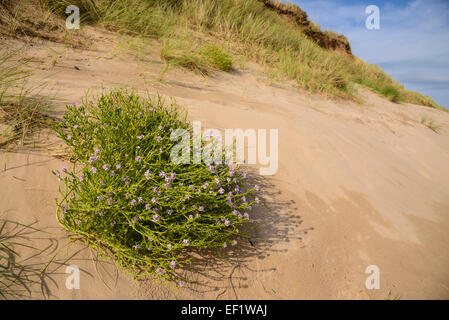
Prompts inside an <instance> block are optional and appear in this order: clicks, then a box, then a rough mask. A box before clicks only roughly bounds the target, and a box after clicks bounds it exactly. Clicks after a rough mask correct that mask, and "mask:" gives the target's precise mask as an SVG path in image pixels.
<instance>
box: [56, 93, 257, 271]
mask: <svg viewBox="0 0 449 320" xmlns="http://www.w3.org/2000/svg"><path fill="white" fill-rule="evenodd" d="M180 128H182V129H186V130H189V131H190V130H191V128H190V126H189V124H188V123H187V122H186V121H185V114H184V113H183V112H181V111H180V109H179V107H177V105H176V104H175V103H174V102H171V103H169V104H166V103H165V101H164V100H163V99H162V98H160V97H148V98H147V99H142V98H141V97H140V96H139V95H137V93H135V92H127V91H111V92H104V93H103V94H101V95H100V96H98V97H97V98H95V99H94V100H88V98H87V97H86V99H85V101H84V102H83V104H82V105H81V106H79V107H76V106H73V105H72V106H67V111H66V113H65V115H64V119H63V121H62V122H61V123H60V125H59V126H58V127H57V129H56V132H57V134H58V136H59V137H60V138H61V139H62V140H63V141H64V142H65V143H66V144H67V146H68V147H69V148H70V149H71V153H72V160H73V168H72V169H68V168H62V169H61V170H60V171H55V172H54V174H55V175H56V176H57V177H58V179H59V180H60V181H61V182H62V183H63V185H64V186H63V188H61V195H62V197H61V198H60V199H59V200H57V218H58V220H59V223H60V224H61V225H62V226H63V227H64V228H65V229H66V230H67V231H70V232H72V233H74V234H75V235H78V236H81V238H82V239H84V240H85V241H86V242H87V243H88V244H90V245H91V246H93V247H94V248H96V249H98V250H99V252H100V253H101V254H104V255H107V256H110V257H113V258H114V259H115V260H116V262H117V263H118V265H119V266H120V267H121V268H122V269H124V270H125V271H127V272H129V273H131V274H132V275H134V276H135V277H140V276H145V275H156V276H157V277H158V278H163V279H166V280H176V279H179V278H178V276H179V274H177V271H178V270H179V267H180V266H183V265H184V264H186V263H188V261H189V260H190V253H191V252H192V250H193V251H194V250H197V249H208V248H209V249H210V248H226V247H228V246H234V245H237V243H238V241H239V240H240V239H241V237H243V235H242V231H241V228H242V226H243V225H245V224H246V223H248V221H249V220H250V215H249V212H250V210H251V207H252V206H254V205H255V204H256V203H258V202H259V199H258V198H257V197H256V196H255V192H256V191H257V190H258V188H259V187H258V186H253V187H248V186H247V183H246V174H245V173H244V172H242V170H241V169H240V168H239V167H236V166H232V165H225V164H222V165H216V164H212V165H207V164H205V163H201V164H174V163H173V162H171V159H170V152H171V148H172V146H173V145H174V144H176V143H177V142H176V141H174V142H173V141H170V135H171V132H172V131H173V130H174V129H180Z"/></svg>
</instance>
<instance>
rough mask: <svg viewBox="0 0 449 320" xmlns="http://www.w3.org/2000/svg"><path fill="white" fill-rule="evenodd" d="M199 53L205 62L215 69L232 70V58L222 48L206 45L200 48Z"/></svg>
mask: <svg viewBox="0 0 449 320" xmlns="http://www.w3.org/2000/svg"><path fill="white" fill-rule="evenodd" d="M201 53H202V54H203V55H204V56H205V58H206V60H207V62H208V63H209V64H211V65H212V66H214V67H216V68H217V69H220V70H223V71H230V70H231V68H232V58H231V56H230V55H229V54H228V53H227V52H225V51H224V50H223V49H222V48H220V47H219V46H217V45H206V46H204V47H203V48H201Z"/></svg>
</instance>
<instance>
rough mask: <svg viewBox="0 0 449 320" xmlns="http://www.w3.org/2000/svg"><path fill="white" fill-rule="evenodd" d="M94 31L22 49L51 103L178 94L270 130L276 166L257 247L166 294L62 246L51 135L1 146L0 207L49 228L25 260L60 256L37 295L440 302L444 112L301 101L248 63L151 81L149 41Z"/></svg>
mask: <svg viewBox="0 0 449 320" xmlns="http://www.w3.org/2000/svg"><path fill="white" fill-rule="evenodd" d="M92 36H93V37H94V38H95V45H94V46H93V47H92V48H91V49H90V50H77V49H67V48H65V47H64V46H62V45H58V44H54V43H36V44H34V45H33V46H32V47H27V48H26V49H25V48H24V49H23V50H22V51H23V52H24V56H27V57H33V60H34V61H36V62H35V64H36V68H37V72H36V75H35V79H36V81H42V78H43V77H44V76H48V77H49V78H48V82H49V84H50V85H49V86H48V87H47V89H46V90H47V91H48V92H53V93H56V95H57V96H58V97H62V98H63V99H64V101H61V103H59V105H58V106H57V108H56V109H57V110H62V109H61V107H62V105H63V104H64V103H65V102H70V103H71V102H80V101H81V98H82V96H83V93H84V91H85V90H86V89H88V88H91V89H98V88H100V87H101V86H104V87H105V88H110V87H117V86H135V87H137V88H139V89H141V90H148V91H149V92H152V93H160V94H162V95H167V96H173V97H175V98H176V100H177V102H178V103H179V104H181V105H183V106H184V107H185V108H186V109H187V110H188V112H189V118H190V120H201V121H202V123H203V126H207V127H212V128H219V129H225V128H243V129H245V128H254V129H258V128H266V129H269V128H278V129H279V170H278V173H277V174H276V175H274V176H265V177H261V178H259V179H261V180H262V184H263V185H264V203H263V205H262V206H261V207H260V208H259V209H257V213H256V214H255V216H256V217H257V218H256V225H257V226H258V231H257V232H256V234H255V235H254V237H253V243H254V246H251V245H250V244H245V245H244V246H243V247H242V248H241V249H239V250H236V251H233V252H232V251H231V252H229V255H228V257H227V260H225V261H218V260H216V261H215V260H213V259H211V258H210V257H209V258H207V257H206V258H204V259H198V261H197V262H195V264H194V265H193V266H192V267H191V268H189V269H188V270H186V273H188V274H190V277H191V278H192V279H193V280H194V281H193V283H191V284H189V285H188V286H187V287H186V288H182V289H179V290H171V289H169V288H167V287H166V286H164V285H158V284H153V283H152V282H151V281H135V280H133V279H132V278H130V277H129V276H127V275H125V274H123V272H121V271H118V270H117V269H116V268H115V267H114V265H113V264H105V263H95V262H94V261H93V260H92V257H93V255H92V252H91V251H90V250H89V249H85V248H84V247H83V246H82V245H80V244H72V245H69V246H65V244H66V243H67V240H66V236H65V232H63V231H62V229H61V228H60V227H59V226H58V224H57V222H56V219H55V202H54V198H55V197H57V195H58V194H57V189H58V182H57V180H56V179H55V178H54V177H53V175H51V173H50V171H51V170H52V169H59V168H60V167H61V166H62V165H63V161H62V160H58V159H56V158H54V157H52V156H51V155H52V154H54V153H56V152H57V146H58V142H57V141H56V142H55V141H54V139H53V138H51V137H48V139H49V141H52V143H48V144H49V145H50V147H51V148H50V149H49V150H42V151H33V150H22V151H20V152H19V153H8V154H7V155H5V153H2V154H1V159H0V161H1V162H0V163H1V168H2V169H1V171H0V212H2V213H4V215H5V216H6V217H7V218H11V219H15V220H19V221H21V222H25V223H30V222H33V221H35V220H37V221H38V224H37V225H38V226H39V227H40V228H42V229H44V230H45V231H47V232H48V233H34V234H33V235H32V236H31V237H33V240H32V243H33V244H34V245H35V246H38V247H40V248H46V250H45V251H44V252H42V253H41V254H40V255H38V256H37V257H34V258H33V259H32V260H33V261H34V262H36V263H45V262H46V261H48V260H49V259H50V258H51V257H52V256H53V255H54V254H55V253H58V254H57V256H56V259H55V262H54V263H53V264H51V265H50V267H49V270H48V271H49V272H48V274H47V276H46V277H45V278H44V280H45V283H46V285H47V291H46V293H47V295H46V296H48V297H50V298H59V299H60V298H64V299H71V298H75V299H80V298H87V299H92V298H100V299H110V298H116V299H117V298H118V299H128V298H142V299H167V298H177V299H186V298H193V299H201V298H204V299H216V298H218V299H226V298H227V299H235V298H238V299H298V298H299V299H303V298H305V299H307V298H323V299H336V298H337V299H339V298H343V299H352V298H361V299H370V298H375V299H383V298H387V297H388V294H389V292H391V295H393V296H395V295H397V294H399V295H400V296H401V297H402V298H405V299H406V298H412V299H413V298H437V299H442V298H445V299H447V298H449V250H448V249H449V232H448V231H449V188H448V187H449V113H445V112H442V111H439V110H433V109H430V108H426V107H421V106H415V105H409V104H401V105H398V104H393V103H391V102H389V101H386V100H385V99H382V98H380V97H378V96H376V95H374V94H372V93H370V92H367V91H361V96H362V97H363V99H364V103H363V104H362V105H359V104H355V103H350V102H342V101H340V102H338V101H337V102H336V101H328V100H324V99H322V98H317V97H308V96H307V95H305V94H304V93H302V92H301V91H299V90H297V89H295V88H293V87H292V86H291V85H290V84H289V83H277V84H269V83H268V82H267V81H266V79H265V78H264V77H263V75H262V73H261V72H260V69H259V68H258V67H257V66H255V65H251V64H248V65H247V66H246V67H245V68H244V69H239V70H237V71H234V72H232V73H231V74H222V73H217V74H216V75H214V76H213V77H211V78H207V79H204V78H201V77H199V76H196V75H194V74H191V73H188V72H184V71H180V70H176V71H175V70H172V71H170V72H169V73H168V74H167V75H166V76H165V77H164V81H162V82H157V81H155V80H156V77H157V74H158V72H159V71H160V70H161V68H162V66H163V65H162V63H161V62H160V59H159V58H158V52H159V45H158V44H157V43H156V42H155V43H153V44H152V45H150V46H148V48H147V50H148V53H147V54H146V55H145V58H144V59H138V58H137V57H136V56H135V55H132V54H131V52H126V50H124V49H123V46H122V45H120V43H121V42H123V40H121V41H119V40H117V39H116V38H115V36H114V35H112V34H109V33H106V32H103V33H98V34H94V33H93V34H92ZM11 45H12V46H19V44H18V43H11ZM75 65H76V66H77V67H78V68H79V69H80V70H76V69H74V66H75ZM423 115H427V116H430V117H431V118H433V119H434V120H435V122H436V123H437V124H438V125H440V133H439V134H437V133H435V132H433V131H432V130H430V129H429V128H427V127H425V126H424V125H422V124H421V123H420V120H421V117H422V116H423ZM42 139H43V142H47V141H46V140H45V139H47V137H46V136H43V138H42ZM4 166H6V171H4V170H3V167H4ZM26 254H28V253H24V256H26ZM67 259H69V260H67ZM65 264H76V265H78V266H79V267H80V268H81V270H82V276H81V289H80V290H72V291H70V290H67V289H66V288H65V285H64V283H65V279H66V274H65V273H64V271H65ZM368 265H377V266H378V267H379V268H380V282H381V286H380V289H379V290H368V289H366V288H365V279H366V277H367V276H368V275H367V274H365V269H366V267H367V266H368ZM39 289H40V288H38V291H39ZM35 297H36V298H39V297H41V296H40V295H39V292H37V293H36V294H35Z"/></svg>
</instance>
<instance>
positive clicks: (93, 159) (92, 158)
mask: <svg viewBox="0 0 449 320" xmlns="http://www.w3.org/2000/svg"><path fill="white" fill-rule="evenodd" d="M97 160H98V156H92V157H89V163H92V162H94V161H97Z"/></svg>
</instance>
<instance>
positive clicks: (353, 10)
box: [295, 0, 449, 107]
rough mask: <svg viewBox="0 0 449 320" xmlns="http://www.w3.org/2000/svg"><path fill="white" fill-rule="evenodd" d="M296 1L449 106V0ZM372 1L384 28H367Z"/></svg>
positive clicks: (409, 84) (359, 51)
mask: <svg viewBox="0 0 449 320" xmlns="http://www.w3.org/2000/svg"><path fill="white" fill-rule="evenodd" d="M295 2H296V3H298V4H299V6H300V7H301V8H302V9H304V10H305V11H306V12H307V14H308V15H309V17H310V18H311V20H313V21H315V22H317V23H319V24H320V25H321V27H322V28H323V29H331V30H333V31H337V32H339V33H342V34H344V35H346V36H347V37H348V39H349V41H350V43H351V47H352V50H353V52H354V54H355V55H357V56H359V57H361V58H362V59H364V60H365V61H368V62H370V63H375V64H377V65H379V66H380V67H382V68H383V69H384V70H385V71H386V72H387V73H389V74H390V75H392V76H393V78H395V79H396V80H397V81H399V82H400V83H402V84H403V85H405V86H406V88H408V89H411V90H416V91H420V92H421V93H424V94H427V95H430V96H431V97H433V98H434V99H435V100H436V101H437V102H438V103H439V104H442V105H444V106H446V107H449V1H444V0H427V1H423V0H414V1H412V0H408V1H395V2H393V3H391V2H388V1H384V0H379V1H375V0H374V1H370V2H366V3H365V2H363V1H344V0H301V1H300V0H297V1H295ZM370 4H374V5H377V6H378V7H379V8H380V30H368V29H366V28H365V19H366V17H367V15H366V14H365V8H366V7H367V6H368V5H370Z"/></svg>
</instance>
